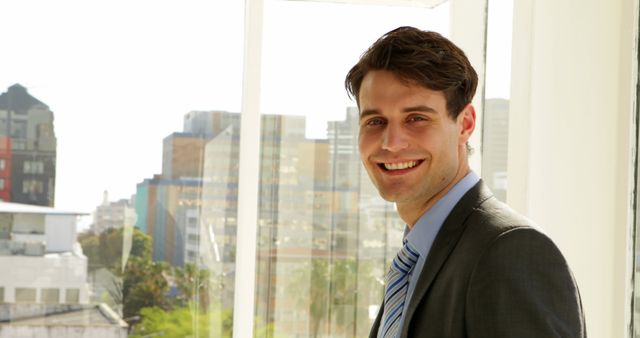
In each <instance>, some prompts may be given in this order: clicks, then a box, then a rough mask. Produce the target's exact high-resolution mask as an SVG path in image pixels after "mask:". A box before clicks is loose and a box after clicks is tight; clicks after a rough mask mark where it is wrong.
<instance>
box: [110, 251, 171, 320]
mask: <svg viewBox="0 0 640 338" xmlns="http://www.w3.org/2000/svg"><path fill="white" fill-rule="evenodd" d="M169 271H170V269H169V265H168V264H167V263H165V262H154V261H151V260H149V259H147V258H143V257H138V256H133V257H131V258H130V259H129V262H127V266H126V268H125V271H124V276H123V280H122V303H123V310H122V312H123V316H124V317H125V318H131V317H134V316H136V315H138V314H139V313H140V310H141V309H142V308H145V307H156V308H161V309H165V310H168V309H169V308H170V301H169V297H168V296H169V283H168V282H167V274H168V272H169Z"/></svg>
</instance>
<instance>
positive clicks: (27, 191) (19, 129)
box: [0, 84, 56, 206]
mask: <svg viewBox="0 0 640 338" xmlns="http://www.w3.org/2000/svg"><path fill="white" fill-rule="evenodd" d="M2 137H4V138H2ZM0 138H2V139H0V140H1V141H2V144H1V145H0V172H1V173H2V177H0V180H2V181H3V182H5V183H0V191H4V190H7V189H6V181H10V182H11V183H10V193H9V196H8V199H5V198H6V192H3V193H2V195H1V196H0V198H3V199H5V200H6V201H10V202H15V203H24V204H33V205H41V206H53V205H54V196H55V176H56V135H55V131H54V125H53V112H52V111H51V110H50V109H49V107H48V106H47V105H46V104H44V103H42V102H41V101H39V100H38V99H36V98H35V97H33V96H31V95H30V94H29V93H28V92H27V89H26V88H25V87H23V86H21V85H19V84H15V85H13V86H11V87H9V89H8V90H7V91H6V92H4V93H2V94H0ZM7 138H8V139H7ZM2 162H4V167H5V168H6V169H5V170H4V171H3V169H1V168H2V166H3V164H2ZM7 169H8V172H7V171H6V170H7ZM2 184H4V185H5V189H2Z"/></svg>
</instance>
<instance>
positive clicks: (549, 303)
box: [465, 198, 584, 337]
mask: <svg viewBox="0 0 640 338" xmlns="http://www.w3.org/2000/svg"><path fill="white" fill-rule="evenodd" d="M465 235H468V236H467V239H468V240H469V239H471V238H475V240H480V241H481V242H482V243H481V244H479V245H478V246H476V247H475V248H476V249H477V250H476V251H475V254H476V255H475V257H473V258H472V260H473V263H472V266H471V271H470V279H469V286H468V292H467V297H468V298H467V301H468V303H467V304H468V308H467V311H468V312H467V314H468V315H469V317H468V318H473V320H471V321H469V325H470V326H472V327H473V330H472V331H475V330H478V331H479V332H494V333H498V332H501V333H502V334H495V335H493V336H494V337H502V336H505V337H506V336H518V337H530V336H531V337H540V336H562V337H582V336H583V335H584V318H583V314H582V305H581V301H580V294H579V291H578V288H577V285H576V283H575V280H574V278H573V275H572V273H571V270H570V268H569V266H568V264H567V262H566V260H565V258H564V256H563V255H562V253H561V252H560V250H559V249H558V247H557V246H556V245H555V243H554V242H553V241H552V240H551V238H549V236H547V235H546V234H545V233H544V232H543V231H542V229H541V228H540V227H538V226H537V225H536V224H535V223H534V222H533V221H531V220H529V219H528V218H526V217H524V216H522V215H520V214H518V213H516V212H515V211H513V210H511V208H509V207H508V206H506V205H505V204H503V203H501V202H499V201H497V200H496V199H495V198H492V199H488V200H486V201H485V202H483V203H482V204H481V205H480V206H478V208H476V210H474V211H473V212H472V213H471V215H470V217H469V219H468V224H467V225H466V229H465ZM496 318H503V320H500V321H498V320H496ZM505 318H508V320H504V319H505Z"/></svg>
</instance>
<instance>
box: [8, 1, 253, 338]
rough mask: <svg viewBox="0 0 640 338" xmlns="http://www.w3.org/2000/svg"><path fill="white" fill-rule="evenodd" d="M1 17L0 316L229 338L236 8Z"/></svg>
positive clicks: (12, 8) (238, 82) (121, 8)
mask: <svg viewBox="0 0 640 338" xmlns="http://www.w3.org/2000/svg"><path fill="white" fill-rule="evenodd" d="M0 12H1V13H3V14H4V16H5V18H4V19H3V20H1V21H0V29H1V30H2V31H5V32H11V34H6V36H5V39H4V40H3V41H4V42H3V43H4V46H5V47H6V50H7V51H9V50H10V51H11V52H7V53H6V55H5V56H4V57H3V63H2V65H0V74H2V77H1V78H0V199H1V200H3V201H7V202H12V203H0V268H2V269H3V270H4V271H11V273H10V274H3V275H1V276H0V290H3V291H2V296H4V297H2V298H3V299H2V301H3V302H4V304H0V307H1V308H0V320H2V321H3V322H9V321H11V322H18V321H20V320H21V319H23V318H25V317H29V318H34V320H35V319H38V320H40V322H39V323H40V324H41V325H51V323H54V322H56V323H58V324H61V323H64V322H65V321H68V320H70V319H69V318H71V317H73V316H76V315H77V316H76V318H77V317H80V315H82V316H81V318H85V317H84V315H87V316H86V317H87V318H89V317H90V318H102V317H108V318H103V319H105V320H107V321H95V322H93V321H86V322H83V324H82V325H84V327H79V328H78V330H79V331H82V332H85V333H86V332H94V333H95V332H99V331H100V330H102V331H106V330H112V331H111V332H114V330H115V332H118V336H126V335H129V336H130V337H142V336H159V335H164V336H167V337H186V336H192V337H229V336H230V335H231V321H232V308H231V307H232V304H233V295H234V293H233V288H228V286H229V285H231V286H232V285H233V283H234V276H235V274H234V265H233V264H232V263H233V259H234V254H235V253H234V250H235V217H236V215H235V212H236V211H235V209H234V207H233V206H232V205H234V203H235V202H236V200H237V149H235V148H232V144H233V143H232V142H231V141H230V140H231V139H233V137H237V134H236V133H237V131H238V130H239V129H238V128H239V126H238V123H237V121H238V119H237V117H238V116H239V114H237V112H239V111H240V106H241V94H242V66H243V47H244V46H243V29H244V23H243V20H244V2H243V1H236V0H219V1H202V0H186V1H155V0H139V1H138V0H136V1H125V0H115V1H114V0H111V1H94V2H91V3H87V2H84V1H77V0H61V1H55V2H50V1H42V0H26V1H5V2H2V3H0ZM226 111H229V112H235V113H228V114H229V115H231V117H229V118H226V119H225V118H223V119H219V117H220V116H221V114H222V115H225V116H226V114H227V113H224V112H226ZM231 125H233V126H235V127H230V126H231ZM234 128H235V129H234ZM229 135H230V136H229ZM227 136H229V137H227ZM205 153H206V154H208V155H209V157H207V159H208V160H205ZM234 156H235V159H234ZM234 185H235V186H234ZM234 191H235V192H234ZM60 303H62V304H60ZM107 307H108V308H109V309H111V310H112V311H107V310H105V308H107ZM94 316H95V317H94ZM101 316H102V317H101ZM120 319H124V321H125V322H126V323H127V325H128V327H127V326H122V325H119V324H118V323H120V321H119V320H120ZM103 323H112V324H110V326H105V325H104V324H103ZM113 323H115V324H113ZM74 325H75V324H74ZM82 325H81V326H82ZM24 330H27V331H28V330H29V328H24ZM27 331H20V332H21V333H20V334H22V335H29V336H38V334H36V333H32V334H31V333H25V332H27ZM29 332H31V331H29ZM87 334H88V333H86V334H85V335H87ZM111 334H113V333H111ZM8 335H9V336H11V333H8ZM105 336H107V335H106V334H105Z"/></svg>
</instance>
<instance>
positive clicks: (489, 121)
mask: <svg viewBox="0 0 640 338" xmlns="http://www.w3.org/2000/svg"><path fill="white" fill-rule="evenodd" d="M508 146H509V100H505V99H487V100H485V107H484V118H483V126H482V177H483V179H484V180H485V182H486V183H487V185H488V186H489V188H491V190H492V191H493V194H494V195H495V196H496V197H497V198H498V199H500V200H501V201H506V199H507V155H508V150H509V149H508Z"/></svg>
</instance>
